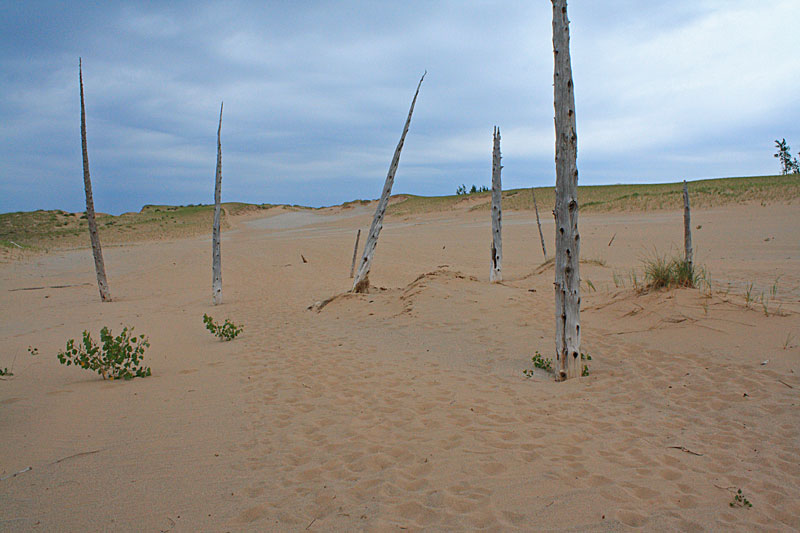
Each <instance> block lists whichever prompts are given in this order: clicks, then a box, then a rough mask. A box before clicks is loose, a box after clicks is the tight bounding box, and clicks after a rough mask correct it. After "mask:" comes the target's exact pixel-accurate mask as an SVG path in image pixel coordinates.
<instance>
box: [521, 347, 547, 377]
mask: <svg viewBox="0 0 800 533" xmlns="http://www.w3.org/2000/svg"><path fill="white" fill-rule="evenodd" d="M531 361H532V362H533V366H534V367H536V368H540V369H542V370H544V371H545V372H552V371H553V360H552V359H546V358H544V357H542V354H540V353H539V350H536V353H535V354H533V357H531ZM522 373H523V374H524V375H525V377H528V378H530V377H533V369H532V368H528V369H525V370H523V371H522Z"/></svg>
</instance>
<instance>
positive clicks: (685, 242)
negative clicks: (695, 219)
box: [683, 180, 693, 272]
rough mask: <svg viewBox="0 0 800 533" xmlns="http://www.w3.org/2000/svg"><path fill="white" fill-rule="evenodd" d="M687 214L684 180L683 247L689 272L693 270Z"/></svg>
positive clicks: (689, 221)
mask: <svg viewBox="0 0 800 533" xmlns="http://www.w3.org/2000/svg"><path fill="white" fill-rule="evenodd" d="M691 218H692V217H691V215H690V213H689V187H688V186H687V185H686V180H683V247H684V260H685V261H686V263H687V264H688V265H689V271H690V272H691V271H692V269H693V264H692V220H691Z"/></svg>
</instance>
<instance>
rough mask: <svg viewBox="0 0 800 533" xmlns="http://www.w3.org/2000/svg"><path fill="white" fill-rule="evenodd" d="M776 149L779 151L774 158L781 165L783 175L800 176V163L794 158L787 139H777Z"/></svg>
mask: <svg viewBox="0 0 800 533" xmlns="http://www.w3.org/2000/svg"><path fill="white" fill-rule="evenodd" d="M775 147H776V148H777V149H778V151H777V152H775V155H774V157H775V158H776V159H777V160H778V161H780V163H781V174H800V163H798V161H797V158H796V157H792V153H791V148H789V145H788V144H787V142H786V139H781V140H780V141H779V140H777V139H775ZM798 155H800V153H798Z"/></svg>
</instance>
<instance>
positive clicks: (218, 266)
mask: <svg viewBox="0 0 800 533" xmlns="http://www.w3.org/2000/svg"><path fill="white" fill-rule="evenodd" d="M222 106H223V104H220V105H219V126H218V127H217V178H216V182H215V184H214V230H213V233H212V236H211V255H212V258H213V259H212V263H213V265H212V280H211V294H212V300H213V302H214V305H218V304H221V303H222V253H221V252H220V242H219V241H220V234H219V223H220V210H221V209H220V208H221V205H220V204H221V201H220V200H221V196H222V142H221V139H220V134H221V133H222Z"/></svg>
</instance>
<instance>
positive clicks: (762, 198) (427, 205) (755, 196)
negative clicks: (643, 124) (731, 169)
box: [389, 174, 800, 215]
mask: <svg viewBox="0 0 800 533" xmlns="http://www.w3.org/2000/svg"><path fill="white" fill-rule="evenodd" d="M682 194H683V182H676V183H653V184H633V185H582V186H579V187H578V201H579V203H580V209H581V211H589V212H600V211H651V210H656V209H681V208H683V196H682ZM689 195H690V197H691V202H692V206H693V207H716V206H721V205H728V204H743V203H751V202H753V203H758V202H761V203H764V204H770V203H777V202H780V203H787V202H789V203H791V202H794V201H796V200H797V199H798V198H800V177H798V176H797V175H796V174H795V175H785V176H782V175H778V176H756V177H745V178H715V179H707V180H698V181H692V182H689ZM405 196H407V199H406V200H405V201H403V202H398V203H396V204H394V205H392V206H390V208H389V213H390V214H395V215H406V214H414V213H428V212H434V211H444V210H450V209H459V208H468V209H487V210H488V209H489V207H490V205H491V201H492V193H491V191H490V192H482V193H474V194H468V195H461V196H458V195H452V196H436V197H424V196H413V195H405ZM536 202H537V204H538V205H539V210H540V211H543V212H545V213H547V212H549V211H550V210H551V209H552V206H553V205H554V204H555V188H554V187H536ZM503 208H504V209H510V210H518V211H525V210H533V197H532V195H531V192H530V188H526V189H510V190H505V191H503Z"/></svg>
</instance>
